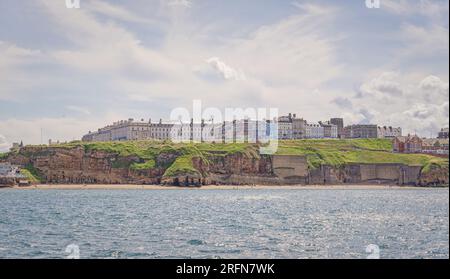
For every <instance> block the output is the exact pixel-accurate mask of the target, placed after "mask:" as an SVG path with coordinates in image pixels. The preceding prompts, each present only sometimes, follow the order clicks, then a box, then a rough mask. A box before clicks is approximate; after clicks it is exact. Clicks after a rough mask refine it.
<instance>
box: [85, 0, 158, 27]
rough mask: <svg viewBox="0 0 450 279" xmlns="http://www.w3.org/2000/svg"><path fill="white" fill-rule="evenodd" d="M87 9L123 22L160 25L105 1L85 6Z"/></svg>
mask: <svg viewBox="0 0 450 279" xmlns="http://www.w3.org/2000/svg"><path fill="white" fill-rule="evenodd" d="M83 8H86V9H88V10H90V11H92V12H95V13H98V14H103V15H106V16H108V17H110V18H116V19H119V20H123V21H130V22H138V23H146V24H158V21H154V20H151V19H149V18H145V17H141V16H138V15H136V14H135V13H132V12H130V11H128V10H127V9H125V8H123V7H119V6H116V5H112V4H110V3H107V2H104V1H99V0H96V1H92V2H90V3H89V5H85V6H84V7H83Z"/></svg>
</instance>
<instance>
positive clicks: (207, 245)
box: [0, 188, 449, 259]
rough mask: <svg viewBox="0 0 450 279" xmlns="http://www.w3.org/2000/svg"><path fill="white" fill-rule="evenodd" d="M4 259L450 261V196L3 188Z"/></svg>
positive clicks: (432, 192) (443, 192) (0, 253)
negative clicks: (392, 259)
mask: <svg viewBox="0 0 450 279" xmlns="http://www.w3.org/2000/svg"><path fill="white" fill-rule="evenodd" d="M0 258H56V259H63V258H76V259H77V258H80V259H84V258H102V259H103V258H112V259H114V258H150V259H168V258H177V259H179V258H183V259H186V258H195V259H197V258H201V259H203V258H216V259H217V258H219V259H220V258H224V259H228V258H238V259H242V258H288V259H304V258H345V259H366V258H446V259H448V258H449V190H448V188H432V189H428V188H427V189H424V188H418V189H398V188H396V189H389V188H385V189H230V190H191V189H179V190H20V189H0Z"/></svg>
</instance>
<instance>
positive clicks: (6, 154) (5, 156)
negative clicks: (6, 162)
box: [0, 152, 9, 160]
mask: <svg viewBox="0 0 450 279" xmlns="http://www.w3.org/2000/svg"><path fill="white" fill-rule="evenodd" d="M8 155H9V152H4V153H0V160H2V159H6V158H8Z"/></svg>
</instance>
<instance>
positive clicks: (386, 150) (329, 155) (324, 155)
mask: <svg viewBox="0 0 450 279" xmlns="http://www.w3.org/2000/svg"><path fill="white" fill-rule="evenodd" d="M58 146H59V147H62V148H64V147H80V146H81V147H83V148H84V149H85V150H87V151H88V150H103V151H107V152H111V153H116V154H119V155H120V156H136V157H138V158H139V159H140V160H141V162H136V163H133V164H131V165H129V166H128V165H127V166H125V165H123V166H122V165H121V164H120V162H117V164H118V166H117V167H130V168H131V169H134V170H145V169H152V168H155V167H158V166H157V165H156V158H157V156H158V155H159V154H161V153H170V154H177V155H178V156H179V157H178V158H177V159H176V160H175V162H173V163H172V165H170V166H168V168H167V169H166V173H165V174H164V175H165V176H173V175H176V174H181V173H195V174H198V170H196V169H195V168H194V166H193V165H192V158H193V157H201V158H202V159H203V160H204V161H205V162H206V163H208V161H207V159H206V157H207V156H206V155H208V154H214V155H215V156H226V155H230V154H236V153H241V154H244V155H245V156H247V157H251V158H258V157H259V154H258V147H257V146H256V145H255V144H246V143H236V144H212V143H202V144H199V143H193V144H190V143H170V142H162V141H126V142H92V143H91V142H72V143H67V144H60V145H58ZM391 148H392V147H391V141H390V140H385V139H347V140H326V139H320V140H319V139H318V140H314V139H309V140H287V141H280V142H279V147H278V151H277V154H279V155H305V156H307V160H308V164H309V167H310V168H317V167H319V166H320V165H321V164H328V165H333V166H340V165H344V164H346V163H403V164H407V165H421V166H424V167H425V170H427V169H430V168H431V167H436V166H437V167H441V166H445V165H446V166H448V159H444V158H437V157H433V156H430V155H425V154H397V153H392V152H391ZM166 167H167V166H166Z"/></svg>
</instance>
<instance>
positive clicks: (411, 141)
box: [392, 135, 423, 153]
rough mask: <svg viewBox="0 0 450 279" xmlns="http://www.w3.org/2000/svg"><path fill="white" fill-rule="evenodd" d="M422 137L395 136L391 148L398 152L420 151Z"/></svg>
mask: <svg viewBox="0 0 450 279" xmlns="http://www.w3.org/2000/svg"><path fill="white" fill-rule="evenodd" d="M422 143H423V141H422V139H421V138H419V137H418V136H416V135H414V136H411V135H408V136H406V137H395V138H394V139H393V141H392V150H393V151H394V152H398V153H421V152H422Z"/></svg>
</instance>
